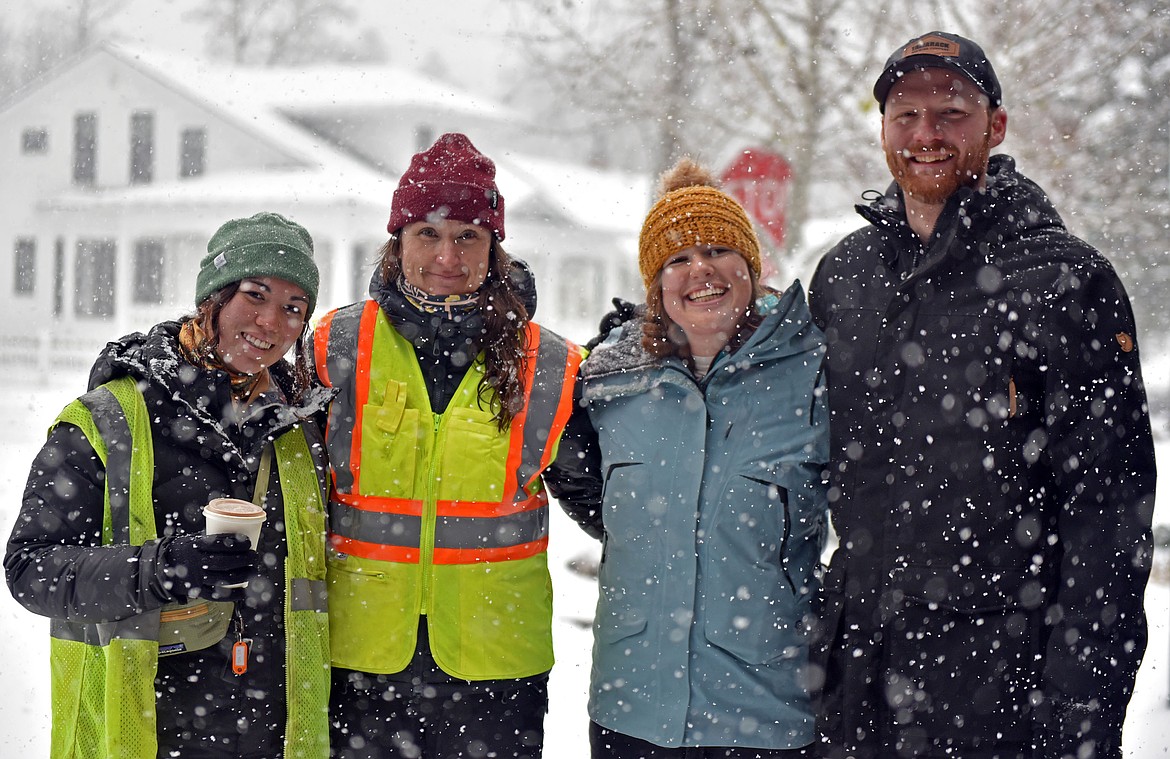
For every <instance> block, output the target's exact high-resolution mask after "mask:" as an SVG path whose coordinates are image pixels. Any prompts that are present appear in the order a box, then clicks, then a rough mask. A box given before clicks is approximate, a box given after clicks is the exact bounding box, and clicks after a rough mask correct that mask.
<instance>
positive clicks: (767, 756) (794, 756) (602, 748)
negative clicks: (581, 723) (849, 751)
mask: <svg viewBox="0 0 1170 759" xmlns="http://www.w3.org/2000/svg"><path fill="white" fill-rule="evenodd" d="M589 754H590V756H591V757H592V759H804V757H810V756H812V754H811V753H809V752H808V751H807V750H806V749H804V748H792V749H774V748H736V747H726V746H695V747H686V748H663V747H662V746H657V745H655V744H653V743H650V742H648V741H644V740H640V739H638V738H633V737H631V736H629V735H624V734H622V733H615V732H614V731H613V730H607V729H606V728H604V727H602V726H601V725H599V724H597V723H596V722H590V723H589Z"/></svg>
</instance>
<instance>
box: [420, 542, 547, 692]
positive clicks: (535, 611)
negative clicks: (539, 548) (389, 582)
mask: <svg viewBox="0 0 1170 759" xmlns="http://www.w3.org/2000/svg"><path fill="white" fill-rule="evenodd" d="M434 578H435V579H434V587H435V601H434V604H433V605H432V606H431V607H430V608H429V609H428V612H429V613H428V616H427V621H428V624H429V629H430V634H431V637H430V640H431V651H432V652H433V653H434V655H435V661H436V662H438V664H439V666H440V667H442V668H443V670H444V671H445V672H448V673H449V674H452V675H454V676H456V677H461V678H465V679H467V680H484V679H505V678H515V677H529V676H531V675H537V674H540V673H542V672H547V671H548V670H550V669H552V666H553V648H552V580H551V578H550V577H549V573H548V561H547V557H546V555H545V554H543V553H542V554H538V555H536V556H532V557H529V558H527V559H518V560H516V561H497V562H481V563H478V564H444V565H436V566H435V567H434Z"/></svg>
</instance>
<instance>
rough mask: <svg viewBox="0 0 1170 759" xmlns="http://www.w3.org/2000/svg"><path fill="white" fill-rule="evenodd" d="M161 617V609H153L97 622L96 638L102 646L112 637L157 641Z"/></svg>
mask: <svg viewBox="0 0 1170 759" xmlns="http://www.w3.org/2000/svg"><path fill="white" fill-rule="evenodd" d="M161 619H162V617H161V611H160V610H159V609H155V610H153V611H147V612H143V613H142V614H137V615H135V616H133V617H130V618H129V619H120V620H118V621H117V622H99V623H97V624H96V625H94V627H96V628H97V633H98V639H99V641H100V645H103V646H105V645H108V644H109V642H110V641H111V640H113V639H114V638H118V639H119V640H153V641H157V640H158V633H159V627H160V625H161V624H162V622H161V621H160V620H161Z"/></svg>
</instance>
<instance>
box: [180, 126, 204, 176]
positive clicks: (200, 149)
mask: <svg viewBox="0 0 1170 759" xmlns="http://www.w3.org/2000/svg"><path fill="white" fill-rule="evenodd" d="M206 164H207V130H206V129H204V128H203V127H191V128H189V129H184V130H183V135H182V137H181V142H180V145H179V177H181V178H182V177H197V176H199V175H201V174H202V173H203V172H204V170H205V169H206V168H207V166H206Z"/></svg>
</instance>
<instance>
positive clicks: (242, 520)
mask: <svg viewBox="0 0 1170 759" xmlns="http://www.w3.org/2000/svg"><path fill="white" fill-rule="evenodd" d="M203 516H204V518H205V519H206V520H207V527H206V532H207V534H208V535H215V534H217V533H223V532H233V533H234V532H242V533H243V534H245V535H247V536H248V539H249V540H251V541H252V550H256V548H257V547H258V546H259V545H260V526H261V525H262V524H264V520H265V519H266V518H267V514H265V513H264V509H262V508H261V507H259V506H257V505H256V504H254V503H252V502H251V501H242V500H240V499H239V498H215V499H213V500H211V501H210V502H209V503H208V504H207V505H206V506H204V507H203Z"/></svg>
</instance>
